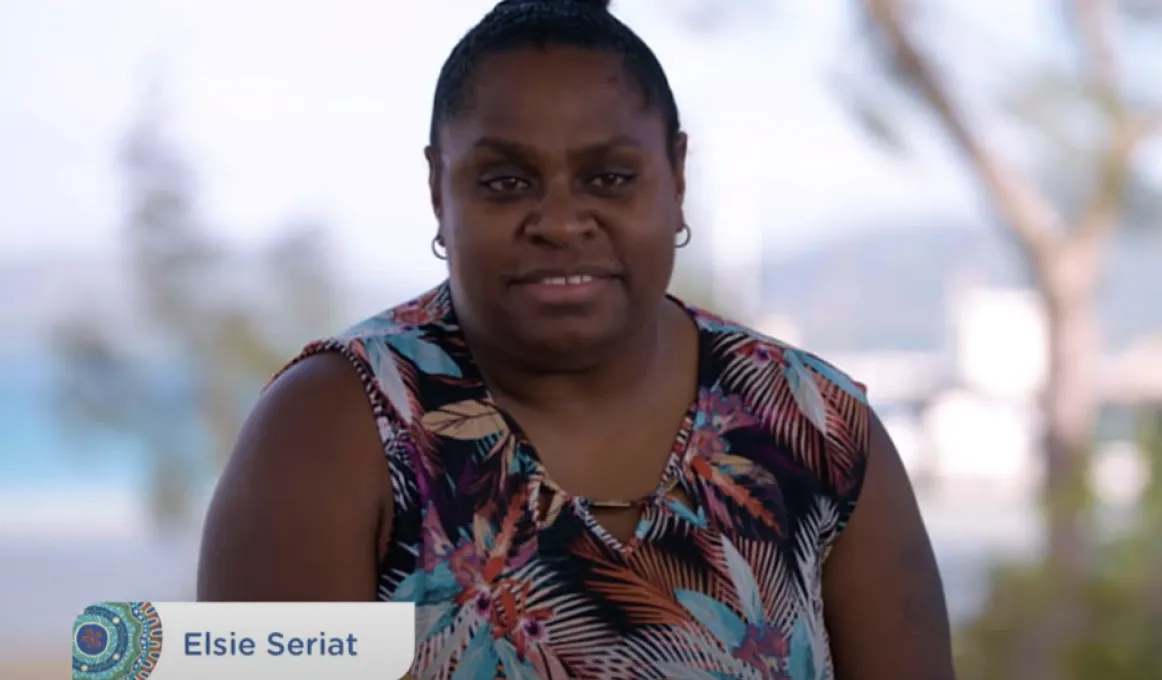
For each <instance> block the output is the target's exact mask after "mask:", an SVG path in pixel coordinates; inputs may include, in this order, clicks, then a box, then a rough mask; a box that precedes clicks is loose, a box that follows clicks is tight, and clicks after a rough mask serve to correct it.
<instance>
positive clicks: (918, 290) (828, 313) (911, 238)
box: [765, 223, 1162, 351]
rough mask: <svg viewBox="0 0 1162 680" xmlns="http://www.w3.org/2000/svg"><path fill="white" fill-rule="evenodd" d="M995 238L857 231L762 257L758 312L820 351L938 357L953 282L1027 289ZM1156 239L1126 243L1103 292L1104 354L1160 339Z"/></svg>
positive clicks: (1161, 273) (946, 229) (950, 228)
mask: <svg viewBox="0 0 1162 680" xmlns="http://www.w3.org/2000/svg"><path fill="white" fill-rule="evenodd" d="M1007 238H1008V236H1007V233H1006V232H1004V231H1003V230H1000V229H985V228H980V227H976V226H971V225H966V224H957V223H949V224H947V225H943V226H940V227H939V228H933V225H931V224H917V225H915V226H903V227H893V228H891V229H883V230H876V231H871V232H868V231H865V232H862V233H859V234H855V235H851V236H847V237H843V238H840V239H838V240H836V241H833V242H831V243H829V244H827V245H825V246H821V247H818V248H815V249H812V250H808V251H802V252H797V253H794V254H790V255H771V256H769V257H768V258H767V265H766V268H765V273H766V276H765V279H766V281H765V295H766V298H765V305H766V306H767V307H768V308H770V309H771V310H772V311H776V312H778V313H780V314H786V315H788V316H791V317H793V318H795V319H796V320H797V321H798V322H799V323H800V324H801V330H802V333H803V336H804V337H803V342H804V344H805V345H808V346H810V347H812V348H818V349H821V350H830V351H834V350H844V351H848V350H871V349H912V350H937V349H939V348H941V347H943V346H944V344H945V342H946V339H947V338H946V335H947V333H946V331H947V328H946V324H947V321H946V319H947V316H946V310H945V301H946V299H947V296H948V294H949V291H950V287H951V285H952V284H953V282H954V281H955V280H957V278H959V279H961V280H965V279H967V280H971V281H974V282H977V283H982V284H989V285H996V286H1019V285H1024V284H1025V283H1026V282H1027V281H1028V276H1027V273H1026V271H1025V269H1024V264H1023V261H1022V259H1021V258H1020V256H1019V253H1018V251H1017V250H1016V248H1015V246H1014V244H1012V243H1011V242H1009V241H1008V240H1007ZM1160 264H1162V237H1160V236H1159V235H1153V234H1150V235H1126V236H1125V237H1123V238H1122V239H1121V241H1120V242H1119V243H1118V244H1117V247H1116V248H1115V252H1114V253H1113V256H1112V259H1111V261H1110V266H1109V270H1108V271H1109V276H1108V277H1107V280H1106V281H1105V282H1104V287H1103V291H1102V299H1101V304H1102V321H1103V323H1104V324H1105V333H1106V338H1107V341H1108V344H1109V346H1110V347H1111V349H1117V348H1120V347H1124V346H1126V345H1127V344H1129V343H1130V342H1132V341H1133V340H1134V339H1135V338H1137V337H1140V336H1141V335H1143V334H1146V333H1159V332H1162V267H1159V265H1160Z"/></svg>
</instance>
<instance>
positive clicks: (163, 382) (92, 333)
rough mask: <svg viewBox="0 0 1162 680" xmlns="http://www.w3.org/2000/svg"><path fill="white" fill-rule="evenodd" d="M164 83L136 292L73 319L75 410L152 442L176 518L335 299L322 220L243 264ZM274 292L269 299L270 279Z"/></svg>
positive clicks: (134, 257)
mask: <svg viewBox="0 0 1162 680" xmlns="http://www.w3.org/2000/svg"><path fill="white" fill-rule="evenodd" d="M162 104H163V101H162V98H161V94H160V92H159V91H158V89H157V87H153V88H151V89H150V90H149V91H148V96H147V97H146V100H145V106H144V109H143V111H142V113H141V114H140V118H139V120H138V121H137V122H136V124H135V125H134V126H133V127H132V129H131V130H130V132H129V134H128V137H127V139H126V140H125V145H124V147H123V149H122V151H123V153H122V156H121V159H120V160H121V168H122V171H123V173H124V178H125V189H126V204H127V206H128V212H127V216H126V220H125V224H124V227H123V230H122V238H123V243H124V245H125V248H126V252H125V262H126V264H127V267H126V271H127V273H128V274H129V276H128V279H129V283H130V284H131V291H132V293H131V294H132V296H133V297H132V298H131V299H128V300H117V301H106V302H108V303H109V304H108V307H111V308H116V309H118V310H121V312H123V313H114V312H111V310H110V309H107V308H104V307H102V306H101V305H100V303H101V302H102V301H99V300H89V299H85V300H83V301H82V302H81V303H80V306H79V309H78V311H77V312H76V313H74V314H73V315H72V316H71V317H70V318H68V319H66V320H64V322H63V323H62V324H61V325H60V327H59V329H58V333H57V337H56V344H57V348H58V350H59V359H60V363H61V371H60V375H61V381H60V384H59V386H58V387H59V392H60V395H61V399H60V403H61V405H62V413H63V415H64V416H65V417H66V418H67V419H68V422H69V424H70V425H72V426H74V427H78V428H80V429H81V431H82V432H84V433H85V434H86V435H95V434H103V433H108V432H117V433H121V434H123V435H126V438H127V439H128V440H130V441H131V442H133V443H134V445H135V446H137V447H139V449H140V452H141V455H142V458H141V460H142V461H143V463H144V468H145V470H146V471H147V478H146V482H147V484H148V492H149V501H150V509H151V511H152V516H153V518H154V519H155V520H156V521H157V523H158V525H159V526H160V527H162V528H169V527H172V526H174V525H179V524H182V523H184V522H185V521H187V520H189V519H190V516H191V512H192V511H194V510H195V507H196V503H197V498H196V493H197V492H198V491H199V490H200V488H201V487H202V484H203V483H204V482H205V481H206V480H207V479H208V478H209V477H210V476H212V475H213V474H216V472H217V470H218V469H219V467H220V466H221V464H222V462H223V460H224V456H225V455H226V454H227V453H228V452H229V450H230V447H231V444H232V441H233V439H234V437H235V436H236V435H237V432H238V430H239V429H240V427H241V419H242V418H243V417H244V414H245V411H246V408H247V407H248V406H249V403H250V402H251V400H252V399H253V396H254V394H255V392H256V391H257V389H258V388H260V387H261V386H262V384H263V383H264V382H265V380H267V379H268V378H269V377H270V376H271V375H272V374H273V373H274V372H275V371H276V370H278V368H279V367H280V365H281V364H282V363H283V362H284V361H285V360H286V359H287V357H288V355H289V353H290V352H293V351H294V349H295V346H296V345H297V344H299V343H301V342H302V341H304V340H306V339H308V338H310V337H312V335H313V334H316V333H320V332H323V330H324V329H325V328H326V327H327V325H328V323H329V321H330V315H331V313H332V312H333V310H334V306H333V304H332V302H333V300H334V297H333V293H332V287H331V279H330V270H329V268H328V266H327V258H326V254H325V253H326V250H325V248H323V247H322V246H323V239H322V230H321V227H320V226H319V225H317V224H314V223H303V224H301V225H294V226H293V227H292V228H291V229H289V230H288V231H287V232H286V233H287V234H288V236H287V237H286V238H284V239H283V240H281V241H279V242H277V243H275V244H274V245H273V246H272V247H271V248H270V249H269V250H268V251H267V252H266V253H265V254H264V256H263V257H260V258H257V260H256V261H247V263H246V264H245V265H242V266H237V267H236V266H234V265H233V264H232V262H231V258H230V254H229V253H228V252H227V251H226V250H225V249H224V248H222V247H221V246H220V245H219V244H218V243H217V241H216V240H215V239H214V238H213V236H212V235H211V234H210V233H209V232H208V230H207V229H206V228H205V225H204V224H203V223H202V221H201V219H200V216H199V215H198V214H197V211H196V192H195V186H194V181H193V179H194V178H193V174H192V172H191V171H190V169H189V168H188V166H187V165H186V163H185V161H184V159H183V158H182V157H181V156H180V154H179V153H178V151H177V149H176V146H175V145H174V144H172V143H170V141H169V140H167V139H166V138H165V136H164V132H165V129H164V123H165V122H166V121H165V116H164V113H163V111H162ZM260 290H261V291H266V290H269V291H273V292H274V295H273V296H269V297H268V299H263V298H261V297H260V296H259V295H258V292H259V291H260Z"/></svg>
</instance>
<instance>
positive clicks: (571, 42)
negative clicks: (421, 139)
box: [430, 0, 680, 154]
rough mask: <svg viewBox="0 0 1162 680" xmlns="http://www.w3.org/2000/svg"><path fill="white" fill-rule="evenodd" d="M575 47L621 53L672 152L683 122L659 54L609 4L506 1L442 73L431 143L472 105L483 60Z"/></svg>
mask: <svg viewBox="0 0 1162 680" xmlns="http://www.w3.org/2000/svg"><path fill="white" fill-rule="evenodd" d="M550 46H558V47H577V48H582V49H589V50H599V51H605V52H610V53H613V54H618V55H620V56H621V57H622V59H623V60H624V64H625V69H626V72H627V73H628V74H629V75H630V76H631V77H632V78H633V79H634V80H635V81H636V85H637V86H638V87H639V88H640V89H641V93H642V95H643V96H644V97H645V103H646V106H656V107H658V108H659V109H660V110H661V113H662V117H663V119H664V122H665V126H666V141H667V142H668V144H667V152H668V153H671V154H672V153H673V148H674V144H675V142H676V141H677V137H678V132H679V130H680V124H679V121H678V105H677V103H676V102H675V101H674V93H673V91H672V90H671V89H670V82H669V80H668V79H667V78H666V74H665V71H663V70H662V65H661V63H659V62H658V58H657V56H655V55H654V52H653V50H651V49H650V48H649V46H648V45H646V44H645V42H644V41H643V40H642V39H641V38H639V37H638V36H637V34H636V33H634V32H633V31H632V30H630V28H629V27H628V26H626V25H625V24H624V23H622V22H621V21H620V20H619V19H617V18H616V17H614V16H613V15H612V14H610V13H609V0H502V1H501V2H500V3H498V4H497V5H496V6H495V7H493V8H492V11H491V12H489V13H488V14H486V15H485V16H484V18H483V19H481V20H480V23H478V24H476V25H475V26H474V27H472V29H471V30H469V31H468V33H467V34H465V35H464V37H463V38H461V39H460V42H458V43H457V44H456V46H455V47H454V48H452V53H451V54H449V55H448V59H447V60H446V61H445V62H444V67H443V68H441V69H440V77H439V79H438V80H437V81H436V95H435V99H434V101H433V104H432V125H431V131H430V135H431V144H432V146H435V145H436V143H437V139H438V134H439V128H440V125H441V124H443V122H444V121H445V120H446V119H448V118H450V117H452V116H455V115H457V114H459V113H463V112H464V111H465V110H466V109H467V108H468V107H469V106H470V105H471V102H470V101H469V99H468V85H469V81H470V80H471V78H472V73H473V69H475V68H476V67H477V66H478V65H479V64H480V63H481V62H482V61H483V60H484V58H485V57H488V56H490V55H493V54H497V53H500V52H507V51H510V50H516V49H521V48H526V47H536V48H539V49H545V48H547V47H550Z"/></svg>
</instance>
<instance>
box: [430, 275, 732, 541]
mask: <svg viewBox="0 0 1162 680" xmlns="http://www.w3.org/2000/svg"><path fill="white" fill-rule="evenodd" d="M449 292H450V291H449ZM666 299H667V300H669V301H670V302H672V303H674V304H675V305H677V307H678V309H680V310H681V311H682V313H683V314H685V315H686V317H687V318H688V319H689V320H690V322H691V323H692V324H693V325H694V330H695V333H696V349H695V354H696V356H695V364H696V365H695V389H694V395H693V397H692V399H691V401H690V405H689V406H688V407H687V408H686V413H685V415H684V416H683V417H682V421H681V422H680V423H679V425H678V430H677V432H675V434H674V439H673V442H672V444H671V446H670V452H669V455H668V456H667V458H666V464H665V466H664V467H663V468H662V474H661V477H660V478H659V480H658V484H657V486H656V487H655V488H654V490H653V491H652V492H650V493H649V494H647V495H645V496H642V497H640V498H635V499H594V498H588V497H585V496H581V495H578V494H572V493H569V492H568V491H566V490H565V489H564V488H562V487H561V486H560V485H559V484H557V483H556V482H555V481H553V478H552V477H551V476H550V475H549V471H548V469H547V468H546V467H545V464H544V461H542V460H541V458H540V455H539V454H538V453H537V450H536V447H535V446H533V444H532V442H531V441H530V440H529V438H528V435H527V434H526V433H525V431H524V429H523V428H521V426H520V423H519V422H517V420H516V418H514V417H513V416H512V414H510V413H509V412H508V411H507V410H506V409H504V408H503V407H501V406H500V404H498V403H497V402H496V399H495V398H494V397H493V394H492V390H490V389H489V387H488V385H487V383H485V381H484V377H483V376H482V375H481V374H480V370H479V368H478V366H477V364H476V362H475V360H474V359H473V358H472V356H471V353H472V350H471V348H469V347H468V346H467V343H465V344H464V347H465V350H466V351H467V352H468V354H469V360H470V361H469V363H470V365H471V367H472V372H473V375H472V376H471V378H472V379H473V380H474V381H475V382H477V383H478V390H479V394H480V396H481V401H483V402H484V403H487V404H488V405H489V406H490V407H491V408H492V409H494V410H495V412H496V414H497V415H498V416H499V417H501V418H502V419H503V420H504V422H505V425H506V426H507V428H508V431H509V433H510V436H512V437H514V438H515V441H516V451H515V455H516V456H517V457H518V458H520V459H522V461H523V462H524V463H525V464H526V465H527V466H528V468H529V470H530V472H529V474H528V479H526V480H525V483H526V485H527V486H526V488H527V489H528V492H529V508H530V509H531V510H532V512H533V519H534V520H535V521H536V523H537V525H538V526H540V525H541V521H540V520H541V516H540V515H541V512H540V508H541V498H540V496H541V494H542V493H544V492H545V491H548V492H549V493H550V494H552V495H553V496H557V497H559V502H554V501H558V498H553V497H551V498H550V505H560V506H564V505H571V506H572V507H573V508H574V509H575V511H576V512H577V513H578V515H579V516H580V519H581V520H582V521H583V522H584V523H585V524H586V525H587V526H588V527H589V528H590V530H592V531H593V533H594V534H596V535H597V537H598V538H599V539H600V540H601V541H602V542H603V543H605V544H606V546H608V547H609V548H611V549H613V550H614V551H615V552H617V553H618V554H619V555H621V556H622V557H626V556H628V555H629V554H630V553H632V552H633V551H634V549H636V548H637V546H638V545H640V543H641V540H642V538H643V537H644V536H645V534H646V532H647V530H648V529H649V527H650V525H651V524H652V522H653V513H654V512H656V511H657V509H658V508H659V507H660V506H661V505H662V504H663V503H664V502H665V499H666V497H667V496H668V495H669V494H670V493H671V492H672V491H673V490H674V489H675V488H677V487H678V486H679V485H681V483H682V479H683V476H684V475H685V468H686V466H687V464H688V459H689V455H688V449H689V445H690V440H691V438H692V434H693V432H694V424H695V422H696V421H697V418H698V413H699V409H700V408H701V401H700V394H701V392H702V389H703V387H704V385H703V383H704V382H705V373H706V371H707V370H709V363H708V362H709V353H710V352H711V350H712V348H711V347H709V342H710V341H709V339H708V338H707V337H706V333H705V329H704V328H703V325H702V322H701V319H700V314H699V312H698V311H697V310H695V309H693V308H691V307H689V306H688V305H686V303H684V302H682V301H681V300H680V299H678V298H677V297H674V296H673V295H671V294H669V293H667V294H666ZM449 316H451V317H452V318H451V321H452V324H450V325H451V326H452V327H454V328H455V329H456V331H457V332H460V326H459V322H458V320H456V318H455V305H454V304H449ZM465 377H468V376H465ZM618 505H619V506H621V507H635V506H637V507H641V509H642V510H641V516H640V517H639V518H638V520H637V522H636V526H635V528H634V531H633V534H632V535H631V536H630V538H629V540H628V541H626V542H622V541H619V540H618V539H617V538H616V537H614V536H613V535H612V534H610V533H609V532H608V531H607V530H605V528H604V527H602V526H601V524H600V523H599V522H597V520H596V519H595V518H594V516H593V513H592V512H591V510H592V509H593V508H601V507H615V506H618Z"/></svg>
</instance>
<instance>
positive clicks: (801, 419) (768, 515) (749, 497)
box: [300, 283, 869, 680]
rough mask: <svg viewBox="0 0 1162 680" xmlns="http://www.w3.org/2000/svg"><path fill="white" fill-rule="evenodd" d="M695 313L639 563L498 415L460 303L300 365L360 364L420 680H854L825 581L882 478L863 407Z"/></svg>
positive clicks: (859, 395)
mask: <svg viewBox="0 0 1162 680" xmlns="http://www.w3.org/2000/svg"><path fill="white" fill-rule="evenodd" d="M675 302H677V300H675ZM679 304H681V303H680V302H679ZM685 309H686V310H687V312H688V313H689V314H690V316H691V317H692V318H693V319H694V320H695V322H696V323H697V326H698V328H699V336H700V340H699V345H700V351H699V355H700V356H699V373H698V393H697V399H696V400H695V403H693V404H692V405H691V407H690V410H689V412H688V413H687V416H686V418H685V421H684V423H683V425H682V426H681V428H680V431H679V432H678V433H677V437H676V439H675V442H674V446H673V449H672V452H671V456H670V459H669V463H668V465H667V466H666V468H665V472H664V474H663V478H662V480H661V481H660V483H659V485H658V488H657V491H656V492H655V494H654V495H653V496H652V499H651V500H650V501H649V502H647V503H646V505H645V508H644V514H643V515H642V518H641V521H640V523H639V524H638V526H637V529H636V532H635V533H634V535H633V537H632V539H631V540H630V541H629V542H628V543H627V544H625V545H620V544H619V543H618V541H617V540H616V539H615V538H613V536H612V535H610V534H608V533H607V532H606V531H604V530H603V529H602V528H601V526H600V525H599V524H597V522H596V521H594V519H593V517H592V515H591V514H590V510H589V501H588V500H587V499H585V498H581V497H576V496H570V495H569V494H568V493H566V492H565V491H563V490H561V489H559V488H557V487H556V486H555V485H554V484H553V482H552V480H551V479H549V478H548V476H547V475H546V473H545V470H544V468H543V467H542V465H541V462H540V461H539V460H538V457H537V453H536V451H534V450H533V448H532V447H531V446H530V445H529V442H528V441H527V440H526V439H525V437H524V435H523V434H522V433H521V431H520V429H519V428H518V426H517V424H516V423H515V422H513V421H512V419H511V418H510V417H509V416H507V415H506V414H505V413H504V412H502V411H501V410H500V409H499V407H497V406H496V405H494V403H493V402H492V400H491V399H490V397H489V392H488V390H487V388H486V387H485V385H484V383H483V381H482V379H481V377H480V374H479V372H478V371H477V369H476V367H475V365H474V364H473V361H472V358H471V356H470V354H469V351H468V348H467V346H466V344H465V341H464V337H463V335H462V334H461V332H460V329H459V326H458V324H457V321H456V316H455V313H454V311H453V309H452V301H451V296H450V292H449V288H448V286H447V284H446V283H445V284H442V285H440V286H439V287H437V288H435V289H434V290H432V291H430V292H428V293H426V294H425V295H423V296H421V297H419V298H417V299H415V300H413V301H411V302H408V303H406V304H403V305H400V306H398V307H395V308H394V309H391V310H388V311H386V312H384V313H382V314H380V315H377V316H375V317H373V318H371V319H369V320H367V321H364V322H363V323H360V324H358V325H356V326H354V327H353V328H351V329H350V330H348V331H347V332H345V333H343V334H342V335H340V336H338V337H336V338H333V339H330V340H326V341H321V342H316V343H314V344H312V345H308V346H307V348H306V349H305V350H304V351H303V353H302V355H300V359H301V358H302V357H306V356H310V355H312V354H316V353H319V352H325V351H332V352H338V353H340V354H342V355H343V356H345V357H346V358H347V359H348V360H349V361H350V362H351V363H352V364H353V365H354V366H355V368H356V370H357V371H358V372H359V375H360V376H361V378H362V380H363V383H364V385H365V387H366V390H367V394H368V397H369V399H370V400H371V404H372V406H373V410H374V413H375V417H376V420H377V423H378V426H379V433H380V435H381V437H382V441H383V450H384V454H385V455H386V456H387V458H388V459H389V463H390V464H389V468H390V471H391V472H390V474H391V485H392V489H393V494H394V500H395V518H394V523H393V526H392V529H391V532H392V533H391V545H390V548H389V549H388V553H387V555H386V557H385V559H384V562H383V564H382V565H381V568H380V574H379V587H378V597H379V599H381V600H385V601H407V602H414V603H416V605H417V627H416V637H417V639H416V656H415V661H414V663H413V666H412V670H411V675H412V677H414V678H417V679H426V678H438V679H443V680H452V679H455V680H460V679H461V678H464V679H476V678H489V679H491V678H530V679H531V678H542V679H545V680H558V679H560V678H592V679H594V680H629V679H631V678H632V679H635V680H637V679H645V678H658V679H659V680H663V679H664V680H678V679H695V678H698V679H705V680H722V679H726V678H731V679H736V678H738V679H743V678H754V679H756V680H758V679H760V678H761V679H763V680H767V679H771V678H778V679H782V680H824V679H827V678H832V677H833V671H832V664H831V655H830V650H829V644H828V637H827V631H826V629H825V628H824V622H823V602H822V585H821V579H820V577H821V572H822V566H823V562H824V560H825V559H826V556H827V554H828V551H829V549H830V548H831V546H832V544H833V543H834V542H835V540H836V538H837V536H838V535H839V534H840V532H841V531H842V529H843V527H844V525H845V523H846V521H847V519H848V517H849V516H850V515H851V513H852V510H853V509H854V506H855V502H856V498H857V496H858V494H859V490H860V486H861V483H862V479H863V475H864V470H865V455H866V440H867V430H868V417H869V410H868V407H867V404H866V400H865V396H864V388H863V387H862V386H861V385H859V384H857V383H855V382H853V381H852V380H851V379H849V378H848V377H846V376H845V375H844V374H842V373H840V372H839V371H837V370H836V369H834V368H833V367H831V366H830V365H829V364H827V363H824V362H823V361H822V360H820V359H819V358H817V357H815V356H814V355H812V354H809V353H806V352H802V351H800V350H797V349H794V348H792V347H790V346H788V345H786V344H784V343H781V342H779V341H777V340H773V339H771V338H767V337H765V336H763V335H760V334H759V333H756V332H755V331H752V330H749V329H747V328H744V327H742V326H740V325H737V324H734V323H731V322H729V321H726V320H723V319H721V318H719V317H717V316H715V315H713V314H710V313H707V312H705V311H701V310H698V309H694V308H692V307H689V306H685ZM594 426H595V427H600V423H594ZM676 490H680V491H681V493H680V494H678V493H675V491H676ZM546 497H547V498H548V499H549V501H548V502H544V500H543V499H544V498H546ZM538 499H542V500H540V501H538Z"/></svg>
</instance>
